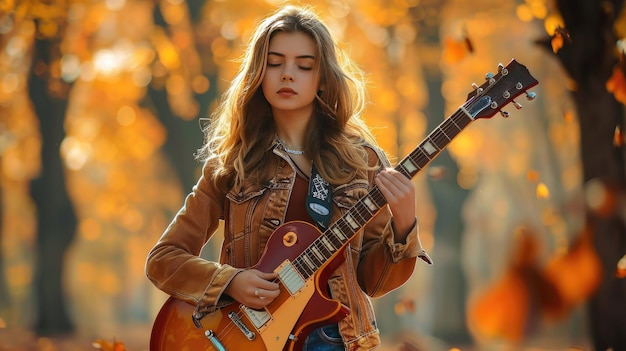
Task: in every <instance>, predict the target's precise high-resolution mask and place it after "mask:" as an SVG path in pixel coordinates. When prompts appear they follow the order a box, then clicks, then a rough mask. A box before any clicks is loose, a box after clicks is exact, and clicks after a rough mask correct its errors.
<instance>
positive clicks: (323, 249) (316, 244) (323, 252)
mask: <svg viewBox="0 0 626 351" xmlns="http://www.w3.org/2000/svg"><path fill="white" fill-rule="evenodd" d="M313 247H315V248H316V249H317V251H318V252H319V254H320V255H322V257H324V260H327V259H328V258H329V257H330V256H332V255H333V250H329V249H328V248H327V247H326V246H324V245H323V244H322V242H321V241H320V238H317V240H315V241H314V242H313Z"/></svg>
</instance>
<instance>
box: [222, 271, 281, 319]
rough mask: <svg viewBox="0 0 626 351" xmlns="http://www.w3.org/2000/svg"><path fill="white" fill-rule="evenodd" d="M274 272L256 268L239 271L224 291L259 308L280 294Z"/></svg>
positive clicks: (243, 302) (244, 302) (240, 301)
mask: <svg viewBox="0 0 626 351" xmlns="http://www.w3.org/2000/svg"><path fill="white" fill-rule="evenodd" d="M277 277H278V275H277V274H276V273H273V272H272V273H265V272H261V271H259V270H257V269H247V270H245V271H242V272H239V273H238V274H237V275H235V277H234V278H233V279H232V280H231V281H230V284H228V286H227V287H226V290H225V291H224V292H225V293H226V294H228V296H230V297H232V298H233V299H235V300H236V301H237V302H239V303H242V304H244V305H246V306H248V307H251V308H255V309H259V308H263V307H265V306H267V305H269V304H270V303H271V302H272V301H274V299H275V298H276V297H278V295H279V294H280V288H279V285H278V283H276V282H274V281H273V280H275V279H276V278H277Z"/></svg>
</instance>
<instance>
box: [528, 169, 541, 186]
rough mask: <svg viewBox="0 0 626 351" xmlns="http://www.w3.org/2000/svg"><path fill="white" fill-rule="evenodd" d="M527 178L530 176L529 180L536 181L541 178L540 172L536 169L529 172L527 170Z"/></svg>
mask: <svg viewBox="0 0 626 351" xmlns="http://www.w3.org/2000/svg"><path fill="white" fill-rule="evenodd" d="M526 178H528V180H529V181H531V182H533V183H534V182H536V181H538V180H539V172H537V171H536V170H534V169H531V170H529V171H528V172H526Z"/></svg>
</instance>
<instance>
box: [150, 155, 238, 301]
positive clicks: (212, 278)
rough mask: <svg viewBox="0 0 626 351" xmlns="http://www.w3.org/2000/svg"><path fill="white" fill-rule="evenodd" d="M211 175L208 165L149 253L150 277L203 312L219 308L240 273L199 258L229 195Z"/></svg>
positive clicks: (234, 269) (220, 216)
mask: <svg viewBox="0 0 626 351" xmlns="http://www.w3.org/2000/svg"><path fill="white" fill-rule="evenodd" d="M211 174H212V169H211V167H210V166H209V164H208V163H205V164H204V166H203V169H202V176H201V177H200V179H199V180H198V182H197V183H196V185H195V186H194V187H193V189H192V192H191V193H190V194H189V195H187V197H186V199H185V203H184V205H183V207H182V208H181V209H180V210H179V212H178V213H177V214H176V216H175V217H174V219H173V220H172V222H171V223H170V224H169V226H168V227H167V229H166V230H165V232H164V233H163V235H162V236H161V237H160V239H159V240H158V242H157V243H156V245H155V246H154V247H153V248H152V249H151V250H150V252H149V253H148V256H147V259H146V266H145V270H146V276H147V277H148V279H150V281H152V283H153V284H154V285H155V286H156V287H157V288H159V289H160V290H162V291H163V292H165V293H167V294H169V295H171V296H172V297H174V298H177V299H180V300H183V301H185V302H188V303H190V304H193V305H196V306H197V308H196V312H200V313H204V312H210V311H212V310H215V309H216V308H217V307H219V306H218V302H219V301H220V296H221V295H222V293H223V291H224V289H225V287H226V286H227V285H228V283H230V281H231V279H232V278H233V277H234V276H235V274H237V273H238V272H239V271H240V270H239V269H237V268H234V267H232V266H229V265H224V264H220V263H218V262H212V261H207V260H205V259H203V258H201V257H199V254H200V251H201V250H202V247H203V246H204V245H205V243H206V242H207V241H208V240H209V239H210V238H211V236H212V235H213V234H214V233H215V231H216V229H217V228H218V225H219V220H220V219H221V218H222V217H223V208H224V199H225V196H224V194H223V193H222V192H220V191H218V190H217V189H216V188H215V187H214V186H213V182H212V181H210V178H211ZM231 301H232V300H231ZM221 302H226V301H221ZM228 302H229V301H228Z"/></svg>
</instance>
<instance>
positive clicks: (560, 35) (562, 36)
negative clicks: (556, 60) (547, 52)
mask: <svg viewBox="0 0 626 351" xmlns="http://www.w3.org/2000/svg"><path fill="white" fill-rule="evenodd" d="M565 40H567V42H569V43H572V38H571V36H570V35H569V32H567V31H566V30H565V28H563V27H561V26H557V27H556V29H555V30H554V36H553V37H552V40H551V42H550V44H551V45H552V51H553V52H554V53H555V54H556V53H557V52H558V51H559V50H561V48H562V47H563V43H564V41H565Z"/></svg>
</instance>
